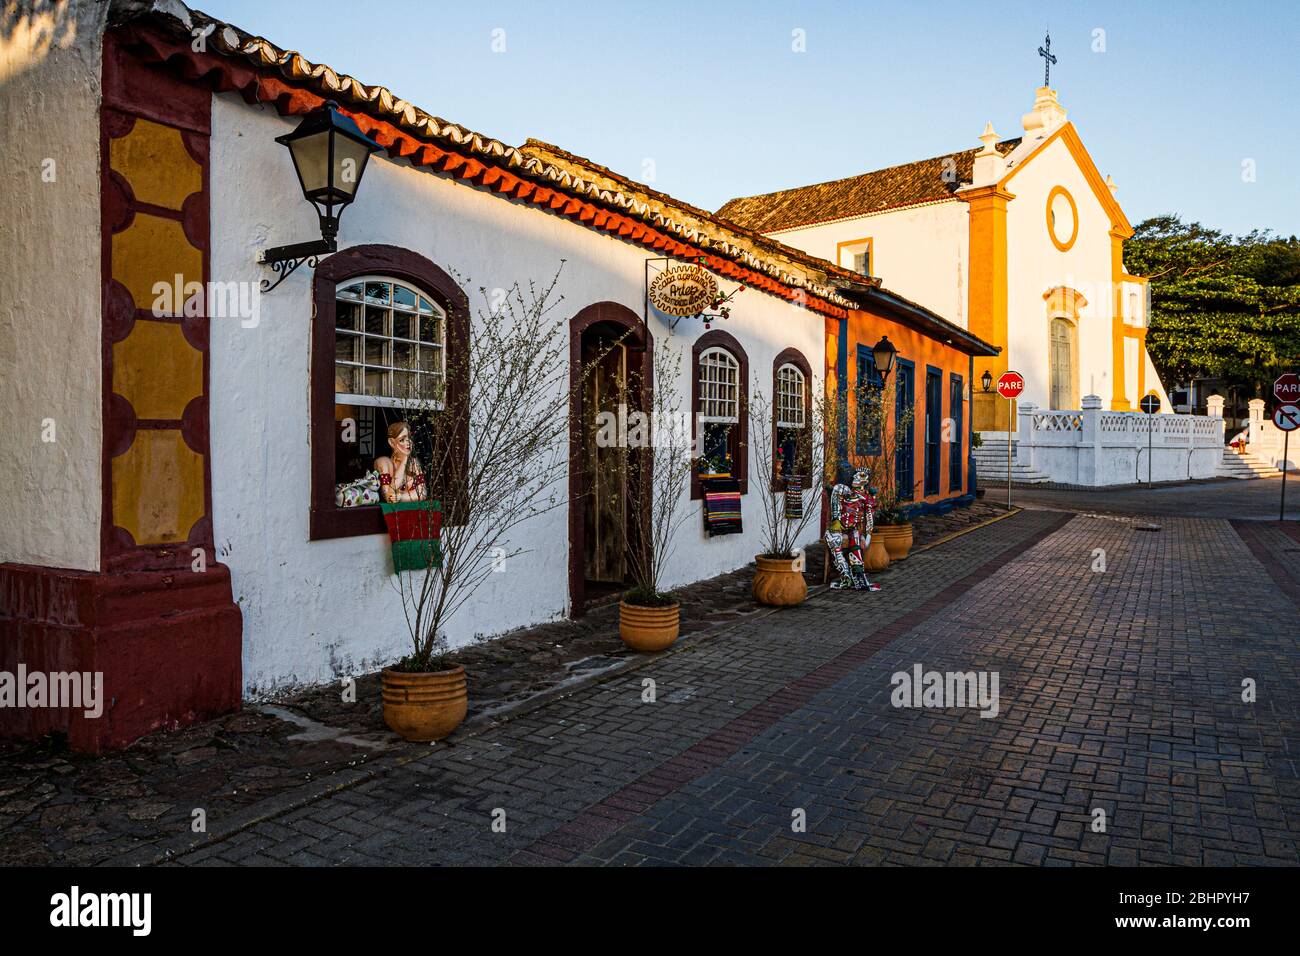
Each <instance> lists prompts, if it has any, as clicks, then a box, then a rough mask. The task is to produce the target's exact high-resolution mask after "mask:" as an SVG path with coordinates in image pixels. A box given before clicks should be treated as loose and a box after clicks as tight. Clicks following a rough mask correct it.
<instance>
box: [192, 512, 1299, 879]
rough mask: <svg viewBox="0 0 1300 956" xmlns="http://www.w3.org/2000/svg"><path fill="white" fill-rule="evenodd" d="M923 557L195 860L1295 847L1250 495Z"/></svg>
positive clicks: (1282, 639) (836, 857)
mask: <svg viewBox="0 0 1300 956" xmlns="http://www.w3.org/2000/svg"><path fill="white" fill-rule="evenodd" d="M1064 521H1069V524H1068V525H1067V526H1066V527H1065V528H1064V529H1063V530H1059V531H1056V533H1054V534H1051V535H1050V537H1047V538H1046V539H1045V540H1043V541H1042V542H1041V543H1039V544H1037V545H1036V546H1035V547H1033V548H1031V549H1030V550H1029V551H1028V552H1027V553H1025V554H1023V555H1020V556H1018V557H1014V558H1013V559H1012V560H1010V561H1009V563H1006V564H1005V565H1004V566H1001V567H997V562H996V561H995V562H993V563H992V564H990V562H989V559H990V557H991V556H992V555H993V554H995V553H996V552H997V551H998V550H999V549H1008V552H1007V553H1008V554H1011V553H1014V551H1015V550H1016V548H1017V546H1018V544H1019V543H1021V542H1024V541H1025V540H1026V539H1030V538H1035V537H1038V536H1042V535H1044V534H1047V533H1050V532H1052V531H1053V530H1054V529H1056V528H1058V527H1060V525H1061V523H1062V522H1064ZM1098 548H1101V549H1104V550H1105V552H1106V561H1107V565H1106V571H1105V572H1102V573H1097V572H1094V571H1093V570H1092V567H1093V564H1094V561H1095V560H1096V549H1098ZM899 570H900V573H899V575H898V577H897V579H896V584H897V586H895V587H891V588H890V589H889V590H887V591H884V592H881V593H880V594H875V595H862V594H844V595H831V594H828V595H825V596H823V597H820V598H817V599H816V600H814V601H810V602H809V603H808V604H805V605H804V606H802V607H800V608H797V609H794V610H792V611H789V612H783V613H781V614H779V615H774V616H772V617H770V618H766V619H764V620H760V621H752V622H746V623H745V624H743V625H742V626H740V627H738V628H736V629H734V630H733V631H731V632H729V634H727V635H726V636H724V637H721V638H719V639H717V640H712V641H709V642H708V643H706V644H702V645H699V646H697V647H696V648H694V649H692V650H690V651H688V652H683V653H679V654H675V655H672V656H668V657H664V658H661V659H659V660H656V661H654V662H652V663H651V664H650V665H648V666H647V667H645V668H643V669H641V670H639V671H638V672H636V673H635V674H633V675H629V676H626V677H625V678H616V679H614V680H611V681H610V682H608V683H606V684H604V685H601V686H599V687H595V688H588V689H585V690H583V691H582V692H580V693H578V694H575V695H574V696H572V697H570V698H565V699H562V700H560V701H557V702H555V703H553V704H550V705H548V706H547V707H545V708H543V709H541V710H539V711H537V712H535V713H532V714H529V715H527V716H525V717H521V718H519V719H518V720H514V721H511V722H510V723H507V724H505V725H503V726H501V727H498V728H494V729H492V730H489V731H487V732H485V733H483V734H480V735H478V736H476V737H472V738H470V739H468V740H465V741H463V742H462V743H460V744H459V745H457V746H455V747H452V748H437V749H435V750H433V751H431V752H430V753H429V754H428V755H427V756H423V757H421V758H419V759H417V760H414V761H411V762H409V763H407V764H405V765H403V766H401V767H398V768H395V769H394V770H392V771H391V772H390V773H387V774H385V775H384V776H382V777H380V778H378V779H375V780H372V781H369V782H367V783H364V784H361V785H359V786H356V787H352V788H349V789H347V790H343V791H340V792H338V793H336V794H333V795H332V796H330V797H328V798H327V799H322V800H319V801H316V802H314V803H312V804H310V805H307V806H302V807H298V808H295V809H292V810H290V811H288V812H286V813H284V814H282V815H280V816H278V817H276V818H275V819H273V820H268V821H265V822H262V823H260V824H257V825H255V826H251V827H248V828H246V829H244V830H242V831H241V832H238V833H236V834H234V835H232V836H230V837H229V838H228V839H224V840H221V841H219V842H215V843H212V844H211V845H209V846H205V847H202V848H200V849H199V850H197V851H196V852H192V853H189V854H187V855H184V856H182V857H180V859H179V862H181V863H185V864H230V863H237V864H243V865H248V864H273V863H291V864H347V863H372V864H429V863H444V864H449V863H450V864H454V863H501V862H511V861H513V862H551V861H554V862H562V861H565V860H574V861H576V862H579V863H587V864H598V863H613V864H629V863H643V862H644V863H676V864H699V863H712V864H724V863H742V864H754V863H784V864H814V863H875V862H884V863H948V864H971V863H981V862H987V863H1013V862H1018V863H1026V864H1049V865H1050V864H1072V863H1112V864H1128V863H1189V864H1195V863H1205V864H1228V863H1237V864H1240V863H1251V864H1254V863H1269V864H1279V863H1290V864H1295V863H1296V862H1297V838H1298V836H1300V832H1298V828H1300V787H1298V786H1297V771H1296V766H1295V763H1294V756H1293V754H1294V744H1295V739H1296V729H1297V700H1298V699H1300V676H1298V675H1297V652H1296V645H1295V640H1294V634H1295V631H1296V626H1297V624H1300V616H1298V614H1297V608H1296V606H1295V605H1294V604H1292V603H1291V602H1290V601H1289V600H1288V599H1287V598H1286V597H1285V596H1284V595H1283V594H1281V593H1280V592H1279V591H1278V590H1277V589H1276V587H1275V586H1274V585H1273V584H1272V582H1271V580H1270V579H1269V578H1268V576H1267V575H1266V574H1263V573H1261V568H1260V566H1259V564H1258V562H1257V561H1256V560H1255V559H1254V557H1253V555H1252V554H1251V551H1250V549H1249V548H1248V547H1247V545H1246V543H1245V542H1244V541H1243V540H1242V539H1241V538H1240V537H1239V536H1238V535H1237V534H1236V533H1235V531H1234V530H1233V529H1232V527H1231V526H1230V525H1229V524H1228V523H1227V522H1224V521H1204V520H1189V519H1164V520H1163V522H1162V530H1161V531H1160V532H1157V533H1147V532H1141V531H1137V530H1135V529H1134V527H1133V523H1132V522H1129V521H1122V520H1113V519H1111V520H1108V519H1103V518H1083V517H1078V518H1074V519H1072V520H1070V519H1068V518H1067V517H1066V516H1062V515H1059V514H1052V513H1048V512H1025V513H1022V514H1020V515H1017V516H1015V517H1013V518H1010V519H1007V520H1005V521H1002V522H999V523H997V524H995V525H993V526H991V527H989V528H985V529H982V530H980V531H977V532H975V533H973V534H970V535H967V536H964V537H962V538H958V539H956V540H955V541H953V542H951V543H950V544H948V545H946V546H945V547H944V548H942V549H939V550H936V551H932V552H927V553H923V554H919V555H916V556H915V557H914V558H911V559H909V561H908V562H907V563H905V564H904V565H902V566H901V568H900V569H899ZM956 592H961V593H960V594H957V593H956ZM927 602H929V603H927ZM918 662H919V663H922V664H923V665H924V666H925V667H926V668H927V669H929V668H934V669H938V670H970V669H976V670H982V669H988V670H997V671H998V672H999V674H1000V678H1001V714H1000V716H999V717H998V718H996V719H991V720H990V719H982V718H981V717H980V716H979V715H978V713H977V712H975V711H973V710H957V709H947V710H945V709H923V710H922V709H917V710H906V709H904V710H898V709H895V708H893V707H891V706H890V704H889V696H890V694H889V692H890V690H891V686H890V681H889V677H890V674H891V673H892V672H894V671H896V670H906V669H909V668H910V667H911V665H912V664H913V663H918ZM1246 677H1250V678H1253V679H1255V680H1256V681H1257V682H1258V686H1259V698H1258V700H1257V701H1256V702H1255V703H1254V704H1244V703H1243V702H1242V700H1241V681H1242V679H1243V678H1246ZM647 678H649V679H652V680H654V681H655V689H656V702H655V703H646V702H643V699H642V694H643V692H644V685H643V681H644V680H646V679H647ZM800 809H802V810H803V811H805V812H806V815H807V831H806V832H804V833H796V832H792V829H791V820H792V813H793V812H794V811H796V810H800ZM1097 809H1100V810H1103V811H1105V814H1106V820H1107V831H1106V832H1105V833H1094V832H1092V830H1091V827H1090V824H1091V821H1092V820H1093V818H1094V811H1095V810H1097ZM494 819H496V820H498V821H500V820H502V819H504V821H505V832H494V829H493V826H492V824H493V821H494Z"/></svg>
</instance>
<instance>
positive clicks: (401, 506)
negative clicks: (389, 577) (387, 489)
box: [380, 501, 442, 574]
mask: <svg viewBox="0 0 1300 956" xmlns="http://www.w3.org/2000/svg"><path fill="white" fill-rule="evenodd" d="M380 507H382V508H383V510H384V522H385V523H386V524H387V525H388V537H389V539H390V540H391V541H392V542H393V573H394V574H399V573H400V572H402V571H421V570H423V569H425V568H439V567H442V548H441V543H440V541H439V535H440V534H441V533H442V502H439V501H397V502H393V503H391V504H390V503H389V502H387V501H385V502H381V503H380Z"/></svg>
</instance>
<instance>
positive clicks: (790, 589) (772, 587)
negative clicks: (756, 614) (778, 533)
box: [754, 555, 808, 607]
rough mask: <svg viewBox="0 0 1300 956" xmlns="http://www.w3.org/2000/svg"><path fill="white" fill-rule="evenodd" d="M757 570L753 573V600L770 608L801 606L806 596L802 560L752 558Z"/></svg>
mask: <svg viewBox="0 0 1300 956" xmlns="http://www.w3.org/2000/svg"><path fill="white" fill-rule="evenodd" d="M754 563H755V564H757V565H758V570H757V571H755V572H754V600H755V601H757V602H758V603H759V604H767V605H770V606H772V607H792V606H794V605H796V604H802V603H803V600H804V598H806V597H807V596H808V582H807V581H805V580H804V577H803V570H802V563H803V562H802V559H800V558H765V557H763V556H762V555H756V556H755V557H754Z"/></svg>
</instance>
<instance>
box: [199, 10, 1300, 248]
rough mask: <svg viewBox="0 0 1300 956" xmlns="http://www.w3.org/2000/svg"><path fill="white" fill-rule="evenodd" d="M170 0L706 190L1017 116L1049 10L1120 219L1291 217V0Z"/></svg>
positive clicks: (1299, 96)
mask: <svg viewBox="0 0 1300 956" xmlns="http://www.w3.org/2000/svg"><path fill="white" fill-rule="evenodd" d="M191 3H192V4H193V5H196V6H198V7H199V8H200V9H202V10H204V11H205V12H207V13H209V14H211V15H213V16H216V17H220V18H222V19H225V20H228V21H230V22H232V23H234V24H236V25H238V26H240V27H242V28H243V29H246V30H249V31H251V32H253V33H258V34H261V35H263V36H265V37H266V38H267V39H269V40H271V41H272V42H274V43H277V44H279V45H281V46H284V47H288V48H290V49H296V50H298V51H299V52H301V53H302V54H303V55H304V56H306V57H307V58H308V59H311V60H315V61H318V62H324V63H327V64H329V65H330V66H332V67H334V68H335V69H338V70H341V71H343V72H345V73H350V74H352V75H354V76H356V77H357V78H358V79H360V80H362V81H363V82H366V83H379V84H382V85H384V86H387V87H388V88H389V89H391V90H392V91H393V92H394V93H396V94H397V95H398V96H401V97H404V98H406V99H408V100H410V101H411V102H413V103H415V104H417V105H418V106H420V107H421V108H423V109H426V110H428V111H429V112H431V113H434V114H436V115H439V116H442V117H444V118H445V119H448V120H451V121H453V122H456V123H460V124H461V125H463V126H468V127H470V128H471V129H475V130H478V131H479V132H482V133H485V134H488V135H490V136H495V137H496V138H498V139H501V140H503V141H505V142H507V143H511V144H519V143H522V142H523V141H524V140H525V139H526V138H528V137H529V136H534V137H537V138H539V139H544V140H547V141H549V142H552V143H555V144H557V145H559V146H561V147H563V148H565V149H567V150H570V151H571V152H574V153H578V154H580V155H583V156H587V157H589V158H591V159H593V160H595V161H597V162H599V163H602V164H603V165H606V166H609V167H610V168H612V169H614V170H616V171H618V172H621V173H623V174H625V175H627V176H630V177H632V178H633V179H637V180H641V181H645V180H646V179H648V178H650V177H648V176H647V171H648V170H649V168H650V167H649V166H648V165H647V161H652V163H653V185H655V186H656V187H657V188H659V189H662V190H664V191H666V192H669V193H671V194H673V195H675V196H677V197H678V198H680V199H683V200H686V201H688V202H691V203H695V204H696V205H699V206H702V207H705V208H708V209H716V208H717V207H718V206H719V205H720V204H721V203H722V202H723V201H725V200H726V199H729V198H731V197H732V196H738V195H749V194H753V193H759V192H768V191H770V190H773V189H781V188H785V187H788V186H795V185H803V184H806V183H814V182H821V181H824V180H827V179H836V178H839V177H842V176H850V175H853V174H855V173H859V172H864V171H866V170H869V169H878V168H880V167H883V166H890V165H894V164H896V163H901V162H907V161H910V160H913V159H921V158H924V157H928V156H935V155H941V154H943V153H946V152H952V151H955V150H958V149H965V148H969V147H972V146H978V145H979V143H978V141H977V137H978V135H979V133H980V132H981V131H982V130H983V127H984V123H985V121H986V120H992V121H993V124H994V126H995V128H996V129H997V131H998V133H1000V134H1001V135H1002V136H1003V137H1010V136H1013V135H1017V134H1019V132H1020V116H1021V114H1023V113H1025V112H1027V111H1028V109H1029V107H1030V105H1031V103H1032V102H1033V93H1034V88H1035V87H1037V86H1038V85H1039V84H1041V83H1042V80H1043V69H1042V67H1043V62H1042V60H1041V59H1040V58H1039V57H1038V56H1037V55H1036V50H1037V48H1038V46H1039V44H1040V43H1041V41H1042V38H1043V32H1044V29H1045V28H1046V27H1048V26H1050V27H1051V31H1052V52H1053V53H1055V54H1057V55H1058V59H1059V63H1058V65H1057V66H1056V67H1054V68H1053V70H1052V85H1053V86H1054V87H1055V88H1056V89H1057V90H1058V91H1059V92H1060V97H1061V102H1062V105H1064V106H1065V108H1066V109H1067V110H1068V111H1069V115H1070V119H1072V120H1073V121H1074V122H1075V124H1076V125H1077V127H1078V128H1079V131H1080V133H1081V135H1082V137H1083V141H1084V144H1085V145H1086V146H1087V147H1088V150H1089V152H1091V153H1092V156H1093V158H1094V160H1096V162H1097V165H1098V166H1099V168H1100V169H1101V172H1102V174H1103V175H1106V174H1110V175H1113V176H1114V177H1115V180H1116V182H1117V183H1118V185H1119V194H1118V195H1119V199H1120V202H1121V203H1122V204H1123V206H1124V208H1125V211H1126V212H1127V213H1128V215H1129V218H1130V219H1131V220H1132V221H1133V222H1134V223H1136V222H1138V221H1139V220H1141V219H1144V218H1146V217H1147V216H1150V215H1154V214H1157V213H1161V212H1178V213H1181V214H1182V215H1183V217H1184V218H1190V219H1199V220H1201V221H1202V222H1204V223H1206V224H1207V225H1214V226H1218V227H1219V228H1223V229H1227V230H1230V231H1233V232H1244V231H1247V230H1249V229H1251V228H1254V227H1267V228H1271V229H1273V230H1275V231H1277V232H1280V233H1282V234H1283V235H1292V234H1296V233H1300V105H1298V104H1300V63H1298V62H1297V60H1298V57H1297V50H1298V49H1300V3H1297V2H1295V0H1234V2H1232V3H1222V2H1199V0H1195V2H1194V0H1184V2H1177V0H1165V2H1147V3H1140V2H1133V0H1129V2H1122V3H1112V2H1089V3H1048V2H1041V0H1040V2H997V0H986V2H969V0H968V2H955V0H954V2H943V3H939V2H933V3H931V2H907V3H905V2H889V3H883V2H853V0H840V2H787V3H777V2H763V0H751V2H733V0H708V2H699V3H689V2H677V0H649V2H647V0H639V2H622V0H588V2H568V0H545V2H514V0H510V2H507V0H476V2H472V3H466V2H442V0H424V2H416V0H369V2H357V0H345V2H340V0H312V2H299V0H275V2H271V0H191ZM796 29H799V30H802V31H804V36H805V37H806V52H803V53H796V52H794V51H793V50H792V43H793V42H794V41H793V38H792V31H794V30H796ZM1097 29H1101V30H1104V31H1105V52H1094V51H1093V45H1094V30H1097ZM496 30H503V31H504V42H505V52H493V42H494V31H496ZM496 36H497V38H498V43H499V38H500V37H501V34H496ZM1247 159H1251V160H1254V163H1255V176H1256V180H1255V182H1250V183H1248V182H1243V180H1242V163H1243V161H1244V160H1247Z"/></svg>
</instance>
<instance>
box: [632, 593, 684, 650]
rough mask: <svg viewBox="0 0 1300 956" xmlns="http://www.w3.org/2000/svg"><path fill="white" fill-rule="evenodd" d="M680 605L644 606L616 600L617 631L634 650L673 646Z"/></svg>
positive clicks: (677, 630) (679, 619) (679, 624)
mask: <svg viewBox="0 0 1300 956" xmlns="http://www.w3.org/2000/svg"><path fill="white" fill-rule="evenodd" d="M680 612H681V605H680V604H668V605H665V606H663V607H644V606H642V605H640V604H628V603H627V602H626V601H619V602H618V634H619V637H621V638H623V643H624V644H626V645H627V646H628V647H630V648H632V650H634V651H644V652H650V651H662V650H665V649H666V648H669V647H672V646H673V641H675V640H677V635H678V633H679V632H680V630H681V618H680Z"/></svg>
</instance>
